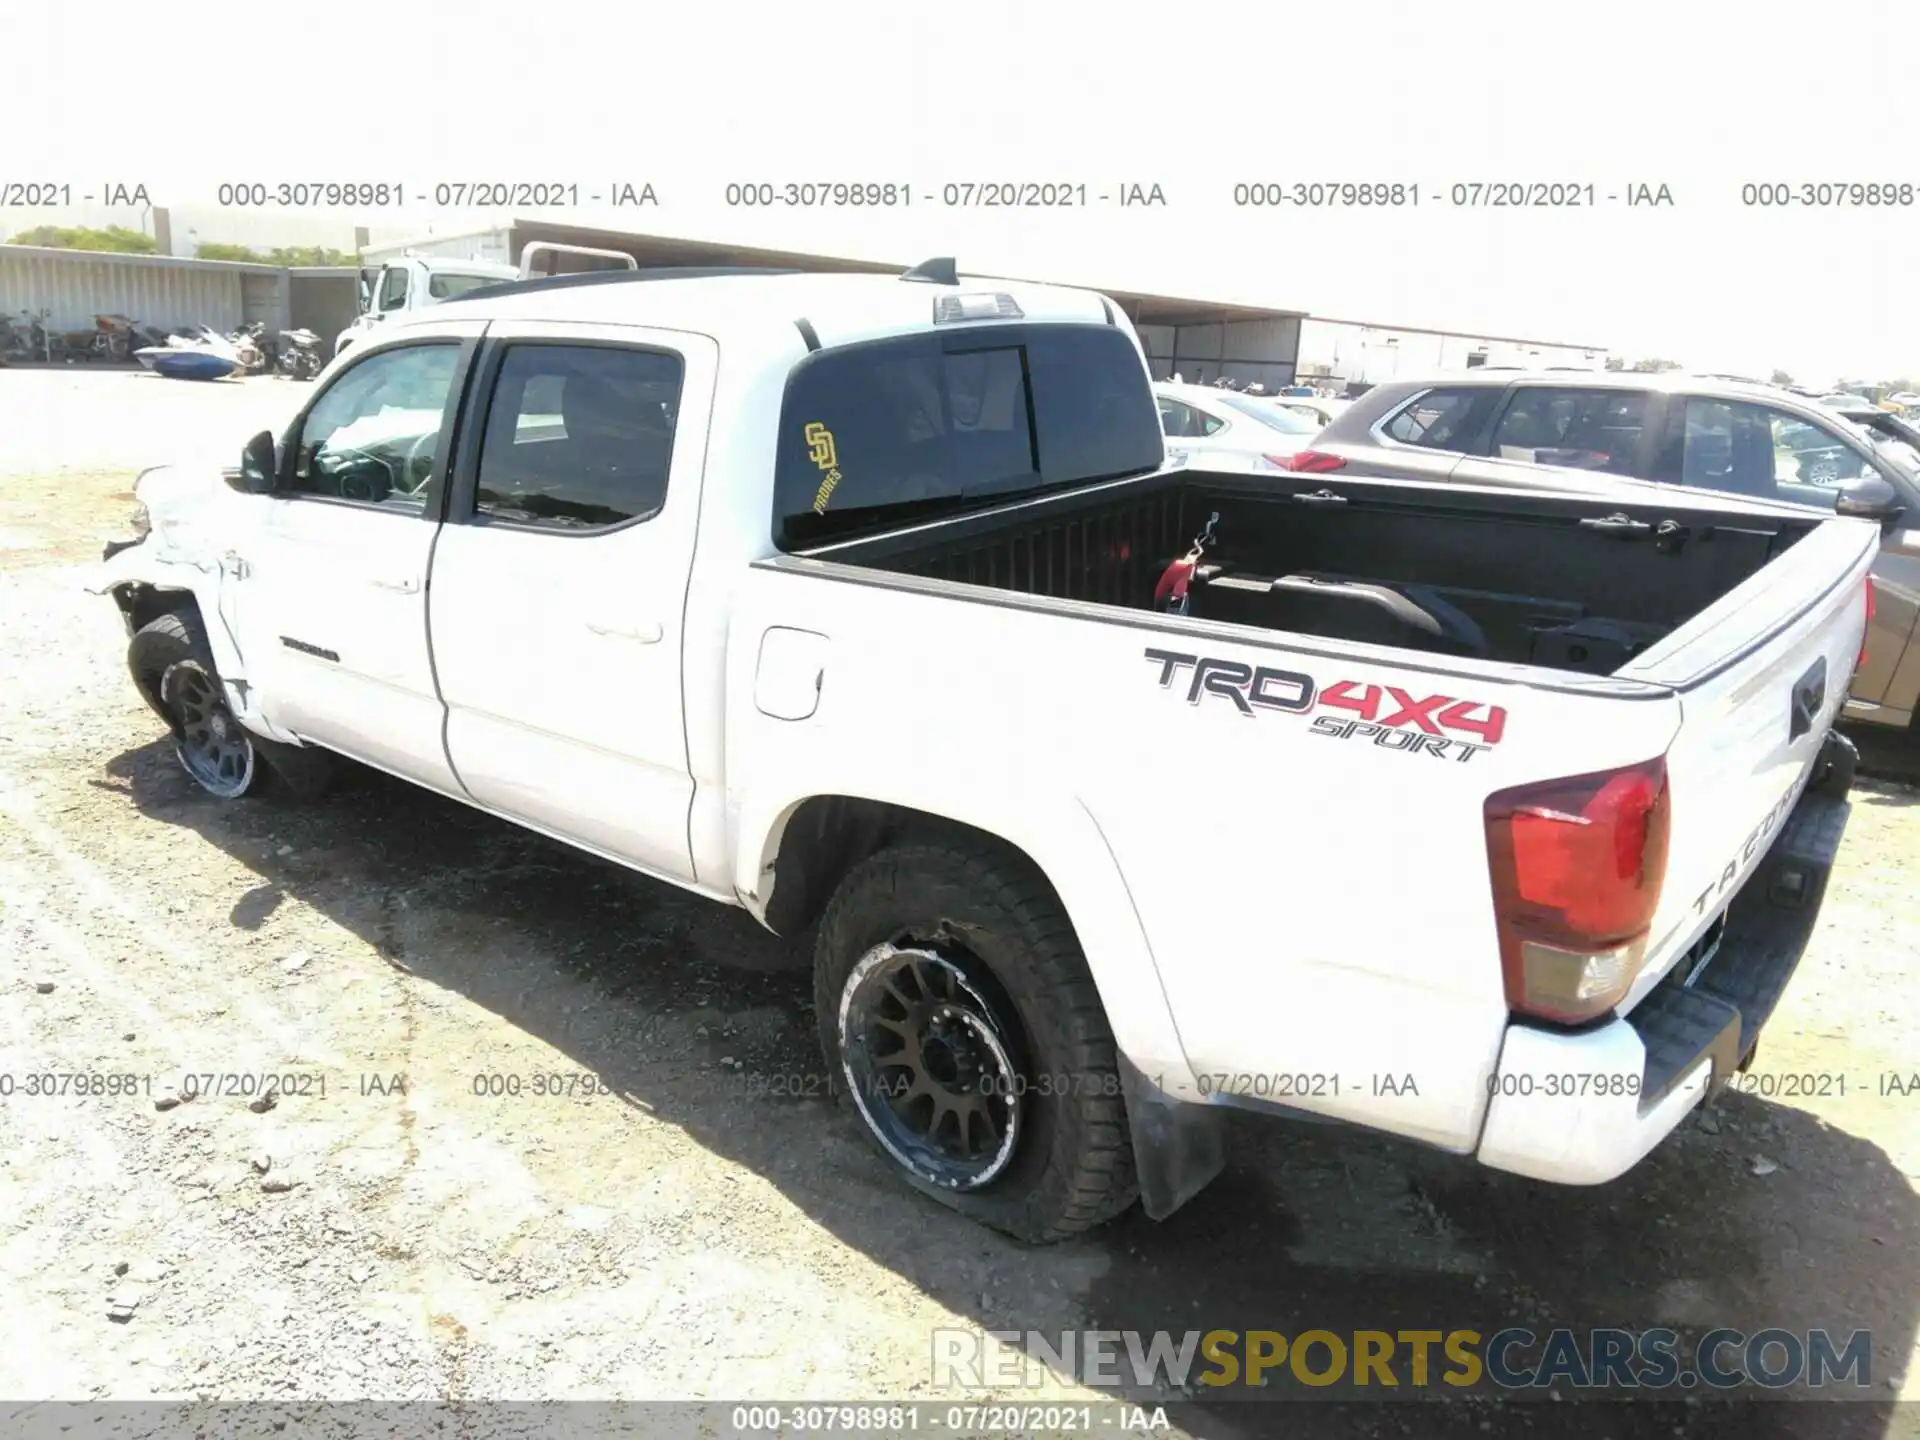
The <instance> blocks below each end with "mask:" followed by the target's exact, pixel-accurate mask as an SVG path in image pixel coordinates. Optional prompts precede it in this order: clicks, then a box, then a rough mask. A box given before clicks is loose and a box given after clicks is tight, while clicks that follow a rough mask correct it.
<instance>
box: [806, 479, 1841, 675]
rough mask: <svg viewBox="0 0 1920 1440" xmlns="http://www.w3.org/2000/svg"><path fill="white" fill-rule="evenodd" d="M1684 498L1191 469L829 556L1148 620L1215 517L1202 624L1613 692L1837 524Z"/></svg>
mask: <svg viewBox="0 0 1920 1440" xmlns="http://www.w3.org/2000/svg"><path fill="white" fill-rule="evenodd" d="M1683 494H1684V504H1681V505H1675V506H1671V507H1668V506H1663V505H1660V504H1658V503H1648V502H1646V501H1644V500H1640V499H1639V498H1637V497H1636V498H1634V499H1631V500H1629V499H1624V498H1616V497H1613V496H1600V497H1594V496H1557V495H1546V494H1532V493H1516V492H1511V491H1499V492H1496V491H1478V490H1467V489H1462V488H1457V487H1450V488H1446V489H1440V488H1437V487H1427V486H1421V485H1414V484H1406V483H1400V482H1391V481H1373V480H1354V479H1346V478H1340V477H1334V478H1331V479H1329V478H1328V477H1322V476H1314V475H1301V476H1287V477H1274V476H1258V477H1252V476H1239V475H1232V474H1226V473H1218V472H1208V471H1204V470H1179V471H1171V472H1167V473H1164V474H1161V475H1158V476H1153V477H1150V478H1148V479H1145V480H1134V481H1127V482H1122V483H1119V484H1115V485H1108V486H1096V487H1092V488H1090V489H1084V490H1079V491H1075V492H1072V493H1070V494H1066V495H1061V496H1055V497H1049V498H1042V499H1039V500H1034V501H1029V502H1025V503H1021V504H1015V505H1010V506H1007V507H1003V508H1000V509H996V510H992V511H987V512H983V513H980V514H975V515H971V516H966V517H963V518H960V519H957V520H950V521H946V522H943V523H940V524H936V525H930V526H925V527H921V528H919V529H913V530H907V531H902V532H893V533H890V534H887V535H882V536H878V537H874V538H871V539H865V540H858V541H853V542H850V543H847V544H842V545H837V546H833V547H831V548H830V549H825V550H820V551H816V552H813V553H814V554H815V555H816V556H817V558H820V559H830V560H834V561H838V562H841V563H846V564H852V565H857V566H862V567H867V568H874V569H881V570H887V571H892V572H895V573H900V574H909V575H919V576H926V577H929V578H936V579H942V580H950V581H959V582H962V583H965V584H973V585H983V586H988V587H990V588H994V589H999V590H1007V591H1014V592H1019V593H1024V594H1033V595H1047V596H1053V597H1057V598H1060V599H1069V600H1080V601H1092V602H1096V603H1101V604H1108V605H1117V606H1122V607H1126V608H1130V609H1142V610H1146V609H1151V608H1153V606H1154V603H1155V601H1154V590H1155V586H1156V584H1157V582H1158V581H1159V580H1160V577H1161V576H1162V574H1163V572H1164V571H1165V570H1166V567H1167V566H1168V565H1169V563H1171V562H1172V561H1174V560H1175V559H1177V558H1179V557H1180V556H1182V555H1184V554H1186V553H1187V551H1188V549H1189V547H1190V545H1191V544H1192V541H1193V539H1194V537H1195V536H1196V535H1198V534H1199V533H1200V532H1201V531H1202V529H1203V528H1205V527H1206V526H1207V524H1208V522H1209V520H1210V519H1212V520H1213V538H1212V540H1211V542H1210V543H1209V544H1208V546H1207V548H1206V551H1205V554H1204V556H1203V557H1202V560H1201V563H1200V564H1199V566H1198V568H1197V569H1196V571H1195V573H1194V579H1193V584H1192V588H1191V592H1190V595H1191V601H1190V610H1189V613H1190V614H1191V615H1193V616H1195V617H1197V618H1200V619H1211V620H1222V621H1228V622H1233V623H1239V624H1247V625H1256V626H1260V627H1262V628H1266V629H1272V630H1279V631H1287V632H1292V633H1295V634H1305V635H1315V636H1322V637H1326V638H1330V639H1337V640H1347V641H1360V642H1367V643H1373V644H1382V645H1393V646H1399V647H1402V648H1406V649H1411V650H1417V651H1424V652H1428V653H1436V654H1443V655H1456V656H1470V657H1474V658H1478V659H1485V660H1494V661H1503V662H1509V663H1521V664H1529V665H1537V666H1543V667H1546V668H1549V669H1560V670H1570V671H1576V672H1581V673H1586V674H1609V673H1612V672H1613V671H1615V670H1617V669H1619V668H1620V667H1621V666H1623V665H1626V664H1628V663H1629V662H1630V661H1631V660H1632V659H1633V657H1634V656H1636V655H1639V654H1640V653H1642V652H1644V651H1645V650H1646V649H1648V648H1649V647H1650V646H1652V645H1654V644H1656V643H1657V642H1658V641H1660V640H1661V639H1663V638H1665V637H1666V636H1667V635H1668V634H1669V633H1670V632H1672V631H1674V630H1675V629H1677V628H1679V627H1680V626H1682V625H1684V624H1686V623H1687V622H1688V621H1689V620H1690V619H1692V618H1693V617H1694V616H1696V615H1698V614H1700V613H1701V612H1702V611H1704V610H1705V609H1707V608H1708V607H1709V606H1711V605H1712V604H1713V603H1714V602H1715V601H1717V600H1718V599H1720V598H1721V597H1722V596H1724V595H1726V594H1727V593H1728V592H1729V591H1731V590H1733V589H1734V588H1735V587H1736V586H1738V585H1739V584H1741V583H1742V582H1743V581H1745V580H1746V579H1748V578H1749V577H1750V576H1752V575H1753V574H1754V573H1755V572H1757V571H1758V570H1760V569H1761V568H1762V567H1763V566H1765V565H1767V564H1768V563H1769V562H1771V561H1772V560H1773V559H1774V558H1776V557H1777V556H1779V555H1780V554H1781V553H1782V552H1783V551H1784V550H1786V549H1787V548H1788V547H1790V546H1792V545H1793V544H1795V543H1796V542H1797V541H1799V540H1800V539H1801V538H1802V537H1804V536H1805V535H1806V534H1807V533H1809V532H1810V531H1811V530H1812V529H1813V528H1814V527H1815V526H1816V525H1817V524H1818V523H1819V522H1818V519H1817V518H1816V517H1807V518H1805V519H1802V518H1800V517H1797V516H1793V515H1788V514H1774V513H1772V512H1770V511H1766V510H1760V509H1754V508H1741V507H1740V506H1739V505H1738V503H1737V502H1736V503H1734V504H1731V505H1727V506H1725V507H1724V508H1715V507H1714V506H1713V505H1712V504H1711V502H1710V499H1709V497H1703V496H1702V495H1700V494H1699V493H1698V492H1683ZM1677 498H1678V497H1677Z"/></svg>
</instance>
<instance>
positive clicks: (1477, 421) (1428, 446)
mask: <svg viewBox="0 0 1920 1440" xmlns="http://www.w3.org/2000/svg"><path fill="white" fill-rule="evenodd" d="M1499 394H1500V392H1499V390H1497V389H1494V388H1492V387H1490V386H1478V385H1475V386H1461V387H1459V388H1449V389H1440V390H1429V391H1427V392H1426V393H1425V394H1422V395H1418V396H1416V397H1415V398H1414V399H1412V400H1411V401H1409V402H1408V403H1407V404H1406V405H1404V406H1402V407H1401V408H1400V410H1399V411H1398V412H1397V413H1396V414H1394V415H1393V416H1392V417H1391V418H1390V419H1389V420H1388V421H1387V422H1386V424H1384V425H1382V426H1381V427H1380V433H1381V434H1382V435H1384V436H1386V437H1387V439H1389V440H1392V441H1394V442H1395V443H1396V444H1400V445H1417V446H1419V447H1420V448H1422V449H1424V450H1459V451H1465V450H1466V449H1467V448H1468V447H1469V446H1470V445H1472V444H1473V441H1474V438H1475V437H1476V436H1477V435H1478V434H1479V433H1480V427H1481V426H1482V425H1484V424H1485V423H1486V418H1487V414H1488V412H1489V411H1491V410H1492V409H1493V402H1494V400H1495V399H1496V398H1497V397H1498V396H1499Z"/></svg>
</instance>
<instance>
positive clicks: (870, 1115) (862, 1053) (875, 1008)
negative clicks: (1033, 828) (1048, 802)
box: [814, 839, 1137, 1243]
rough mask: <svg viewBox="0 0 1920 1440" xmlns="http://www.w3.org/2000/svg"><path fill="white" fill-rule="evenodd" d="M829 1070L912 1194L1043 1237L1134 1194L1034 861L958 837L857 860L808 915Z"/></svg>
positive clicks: (1091, 1003)
mask: <svg viewBox="0 0 1920 1440" xmlns="http://www.w3.org/2000/svg"><path fill="white" fill-rule="evenodd" d="M814 997H815V1004H816V1007H817V1010H818V1015H819V1024H820V1040H821V1046H822V1049H823V1050H824V1052H825V1055H826V1060H827V1068H828V1071H829V1073H830V1074H831V1075H832V1077H833V1080H834V1084H835V1087H836V1089H837V1090H838V1092H839V1093H840V1095H841V1097H842V1098H843V1099H844V1100H845V1101H846V1102H847V1104H848V1105H849V1106H850V1108H851V1109H852V1110H853V1111H854V1114H855V1115H856V1117H857V1119H858V1122H859V1124H860V1126H861V1129H862V1130H863V1131H864V1132H865V1133H866V1135H867V1137H868V1138H869V1140H870V1141H872V1142H873V1144H874V1145H875V1146H876V1147H877V1148H878V1149H879V1151H880V1152H881V1153H882V1154H883V1155H885V1156H886V1157H887V1159H888V1160H889V1161H891V1162H892V1164H893V1165H894V1166H895V1167H896V1168H898V1169H899V1171H900V1172H901V1173H902V1174H903V1175H904V1176H905V1177H906V1179H907V1181H908V1183H909V1184H911V1185H913V1186H914V1188H916V1189H918V1190H920V1191H922V1192H923V1193H925V1194H928V1195H931V1196H933V1197H934V1198H935V1199H937V1200H939V1201H940V1202H941V1203H942V1204H944V1205H947V1206H950V1207H951V1208H953V1209H955V1210H958V1211H960V1212H961V1213H962V1214H965V1215H968V1216H970V1217H972V1218H973V1219H976V1220H979V1221H981V1222H983V1223H985V1224H987V1225H991V1226H993V1227H994V1228H995V1229H998V1230H1003V1231H1005V1232H1007V1233H1008V1234H1010V1235H1013V1236H1015V1237H1017V1238H1019V1239H1021V1240H1025V1241H1028V1242H1033V1243H1044V1242H1048V1241H1053V1240H1059V1239H1062V1238H1064V1237H1066V1236H1068V1235H1071V1234H1074V1233H1076V1232H1078V1231H1081V1230H1085V1229H1088V1228H1089V1227H1091V1226H1094V1225H1097V1224H1099V1223H1100V1222H1102V1221H1104V1220H1107V1219H1109V1218H1111V1217H1112V1216H1114V1215H1116V1214H1118V1213H1120V1212H1121V1211H1122V1210H1124V1209H1126V1208H1127V1206H1128V1205H1130V1204H1131V1203H1132V1202H1133V1199H1134V1196H1135V1195H1136V1193H1137V1186H1136V1183H1135V1178H1134V1167H1133V1152H1132V1148H1131V1145H1130V1143H1129V1138H1128V1132H1127V1117H1126V1106H1125V1102H1124V1101H1123V1099H1122V1097H1121V1091H1120V1077H1119V1072H1118V1065H1117V1057H1116V1051H1115V1046H1114V1041H1113V1034H1112V1031H1111V1030H1110V1029H1109V1028H1108V1025H1107V1020H1106V1014H1105V1012H1104V1011H1103V1010H1102V1008H1101V1006H1100V1000H1099V996H1098V994H1097V993H1096V992H1095V989H1094V985H1093V978H1092V976H1091V975H1090V974H1089V973H1088V970H1087V964H1086V959H1085V957H1084V955H1083V954H1082V953H1081V950H1080V945H1079V942H1078V940H1077V939H1076V938H1075V936H1074V933H1073V928H1072V926H1071V925H1070V924H1069V923H1068V921H1067V918H1066V915H1065V913H1064V912H1063V911H1062V910H1061V908H1060V904H1059V901H1058V900H1057V899H1056V898H1055V897H1054V895H1053V892H1052V890H1051V888H1050V887H1049V886H1048V885H1047V883H1046V881H1045V879H1044V878H1043V877H1042V876H1041V875H1040V874H1039V872H1038V871H1037V870H1035V869H1034V868H1033V867H1032V866H1031V865H1030V864H1028V863H1026V862H1024V861H1023V860H1021V859H1020V858H1019V857H1017V856H1010V855H1007V854H1005V853H1003V852H1001V851H998V850H996V849H994V848H992V847H990V846H988V845H986V844H983V843H975V842H972V841H970V840H966V839H957V840H928V841H908V842H903V843H901V844H898V845H895V846H892V847H890V848H888V849H886V850H883V851H881V852H880V853H879V854H877V855H874V856H872V857H871V858H869V859H867V860H865V861H862V862H861V863H860V864H859V865H857V866H855V867H854V869H853V870H852V871H851V872H850V873H849V874H848V875H847V877H846V879H845V880H844V881H843V882H842V883H841V885H840V888H839V890H838V891H837V892H836V893H835V895H834V897H833V900H832V903H831V904H829V906H828V907H827V913H826V915H825V916H824V917H823V918H822V920H821V923H820V931H819V938H818V941H817V944H816V950H815V961H814Z"/></svg>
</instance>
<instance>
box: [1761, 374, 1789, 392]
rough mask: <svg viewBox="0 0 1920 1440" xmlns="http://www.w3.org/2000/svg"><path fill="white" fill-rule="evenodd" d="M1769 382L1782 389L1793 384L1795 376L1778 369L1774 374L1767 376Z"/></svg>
mask: <svg viewBox="0 0 1920 1440" xmlns="http://www.w3.org/2000/svg"><path fill="white" fill-rule="evenodd" d="M1767 383H1768V384H1770V385H1778V386H1779V387H1780V388H1781V389H1782V390H1785V389H1788V388H1790V387H1791V386H1792V385H1793V376H1791V375H1789V374H1788V373H1787V372H1786V371H1784V370H1776V371H1774V372H1773V374H1772V375H1770V376H1768V377H1767Z"/></svg>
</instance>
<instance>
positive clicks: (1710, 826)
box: [1617, 520, 1880, 1011]
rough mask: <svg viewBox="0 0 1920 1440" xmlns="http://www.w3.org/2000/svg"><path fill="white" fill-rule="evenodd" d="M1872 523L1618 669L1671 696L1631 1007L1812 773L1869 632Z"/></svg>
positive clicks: (1743, 869) (1767, 838)
mask: <svg viewBox="0 0 1920 1440" xmlns="http://www.w3.org/2000/svg"><path fill="white" fill-rule="evenodd" d="M1879 545H1880V535H1879V532H1878V530H1877V529H1876V528H1875V527H1873V526H1872V525H1868V524H1865V523H1863V522H1860V521H1854V520H1830V521H1827V522H1825V523H1824V524H1822V525H1821V526H1820V528H1819V529H1817V530H1815V531H1813V532H1812V533H1811V534H1809V535H1807V536H1806V537H1805V538H1803V539H1802V540H1800V541H1799V542H1798V543H1797V544H1795V545H1794V546H1793V547H1792V548H1791V549H1789V550H1787V551H1786V552H1785V553H1784V554H1783V555H1781V556H1779V557H1778V558H1777V559H1775V560H1774V561H1773V562H1772V563H1771V564H1769V565H1767V566H1766V567H1765V568H1764V569H1762V570H1761V571H1760V572H1759V573H1758V574H1756V575H1754V576H1753V577H1752V578H1751V579H1749V580H1748V581H1747V582H1746V583H1745V584H1743V585H1741V586H1739V587H1738V588H1737V589H1735V590H1733V591H1732V592H1730V593H1729V594H1728V595H1726V596H1725V597H1724V598H1723V599H1721V600H1720V601H1719V602H1718V603H1717V604H1715V605H1714V606H1712V607H1711V608H1710V609H1708V610H1706V611H1705V612H1703V613H1702V614H1701V615H1699V616H1698V617H1696V618H1695V619H1694V620H1693V621H1692V622H1690V623H1689V624H1687V625H1685V626H1683V627H1682V628H1681V629H1679V630H1677V631H1675V632H1674V633H1673V634H1672V635H1670V636H1668V637H1667V639H1666V640H1665V641H1663V642H1661V644H1659V645H1657V646H1655V647H1654V648H1653V649H1651V650H1649V651H1647V653H1646V654H1644V655H1643V656H1641V657H1640V658H1639V659H1637V660H1636V661H1635V662H1634V663H1633V664H1631V665H1629V666H1627V667H1626V668H1625V669H1623V670H1620V671H1619V672H1617V673H1618V675H1619V676H1620V677H1621V678H1623V679H1624V678H1631V679H1636V680H1647V681H1652V682H1654V683H1657V684H1663V685H1668V686H1671V687H1672V688H1673V689H1674V690H1675V691H1677V692H1678V694H1679V697H1680V704H1681V725H1680V731H1679V734H1678V735H1676V736H1675V738H1674V741H1673V744H1672V746H1671V748H1670V749H1669V750H1668V752H1667V773H1668V780H1669V784H1670V786H1671V788H1672V796H1673V828H1672V833H1671V836H1670V839H1669V842H1668V856H1667V878H1666V883H1665V885H1664V886H1663V887H1662V889H1661V894H1660V908H1659V911H1658V912H1657V914H1656V915H1655V917H1654V923H1653V939H1652V942H1651V943H1650V945H1649V947H1648V951H1647V959H1646V964H1645V967H1644V968H1643V969H1642V971H1641V974H1640V978H1639V980H1638V981H1637V982H1636V983H1635V985H1634V989H1633V992H1632V994H1631V995H1630V996H1629V997H1628V1000H1627V1002H1626V1003H1625V1004H1624V1005H1622V1006H1621V1009H1622V1010H1623V1011H1627V1010H1631V1008H1632V1007H1633V1005H1634V1004H1636V1003H1638V1001H1639V1000H1640V998H1641V997H1642V996H1643V995H1645V994H1646V992H1647V991H1648V990H1650V989H1651V988H1652V987H1653V985H1654V984H1655V983H1656V982H1657V981H1658V980H1659V979H1660V978H1661V977H1662V976H1663V975H1664V974H1665V973H1666V972H1667V971H1668V970H1669V969H1671V968H1672V966H1673V964H1674V962H1675V961H1676V960H1678V959H1679V957H1680V956H1681V955H1683V954H1684V953H1686V951H1687V949H1688V947H1689V946H1691V945H1692V944H1693V943H1694V941H1695V940H1696V939H1698V938H1700V936H1701V935H1702V934H1704V933H1705V932H1706V930H1707V929H1708V928H1709V927H1710V926H1711V925H1712V924H1713V922H1714V921H1715V920H1716V919H1717V918H1718V917H1719V916H1720V915H1721V914H1722V912H1724V911H1725V909H1726V907H1727V903H1728V902H1729V901H1730V900H1732V898H1733V896H1734V894H1735V893H1736V892H1737V891H1738V890H1739V888H1740V886H1741V884H1742V882H1744V881H1745V880H1746V878H1747V876H1748V875H1750V874H1751V873H1752V872H1753V870H1754V868H1755V866H1757V865H1758V864H1759V862H1760V860H1761V858H1762V857H1763V856H1764V855H1765V854H1766V852H1767V848H1768V845H1769V843H1770V842H1771V840H1772V838H1773V837H1774V835H1775V834H1776V833H1777V832H1778V830H1779V828H1780V825H1781V822H1782V821H1784V820H1785V819H1786V817H1787V814H1788V812H1789V811H1790V810H1792V808H1793V804H1794V802H1795V800H1797V799H1798V798H1799V795H1800V792H1801V790H1802V789H1803V788H1804V786H1805V784H1806V782H1807V780H1808V779H1809V778H1810V777H1811V774H1812V770H1813V764H1814V760H1815V758H1816V756H1817V755H1818V754H1819V750H1820V746H1821V742H1822V740H1823V739H1824V738H1825V736H1826V734H1827V732H1828V731H1829V730H1830V729H1831V727H1832V724H1833V721H1834V719H1835V718H1836V717H1837V716H1838V715H1839V713H1840V708H1841V706H1842V705H1843V704H1844V703H1845V702H1846V698H1847V683H1848V681H1849V680H1850V679H1851V678H1852V675H1853V669H1854V663H1855V660H1856V659H1857V657H1858V655H1859V652H1860V643H1861V639H1862V636H1863V635H1864V633H1865V629H1866V575H1867V570H1868V567H1869V566H1870V565H1871V564H1872V563H1873V558H1874V555H1875V554H1876V552H1877V551H1878V549H1879Z"/></svg>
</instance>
